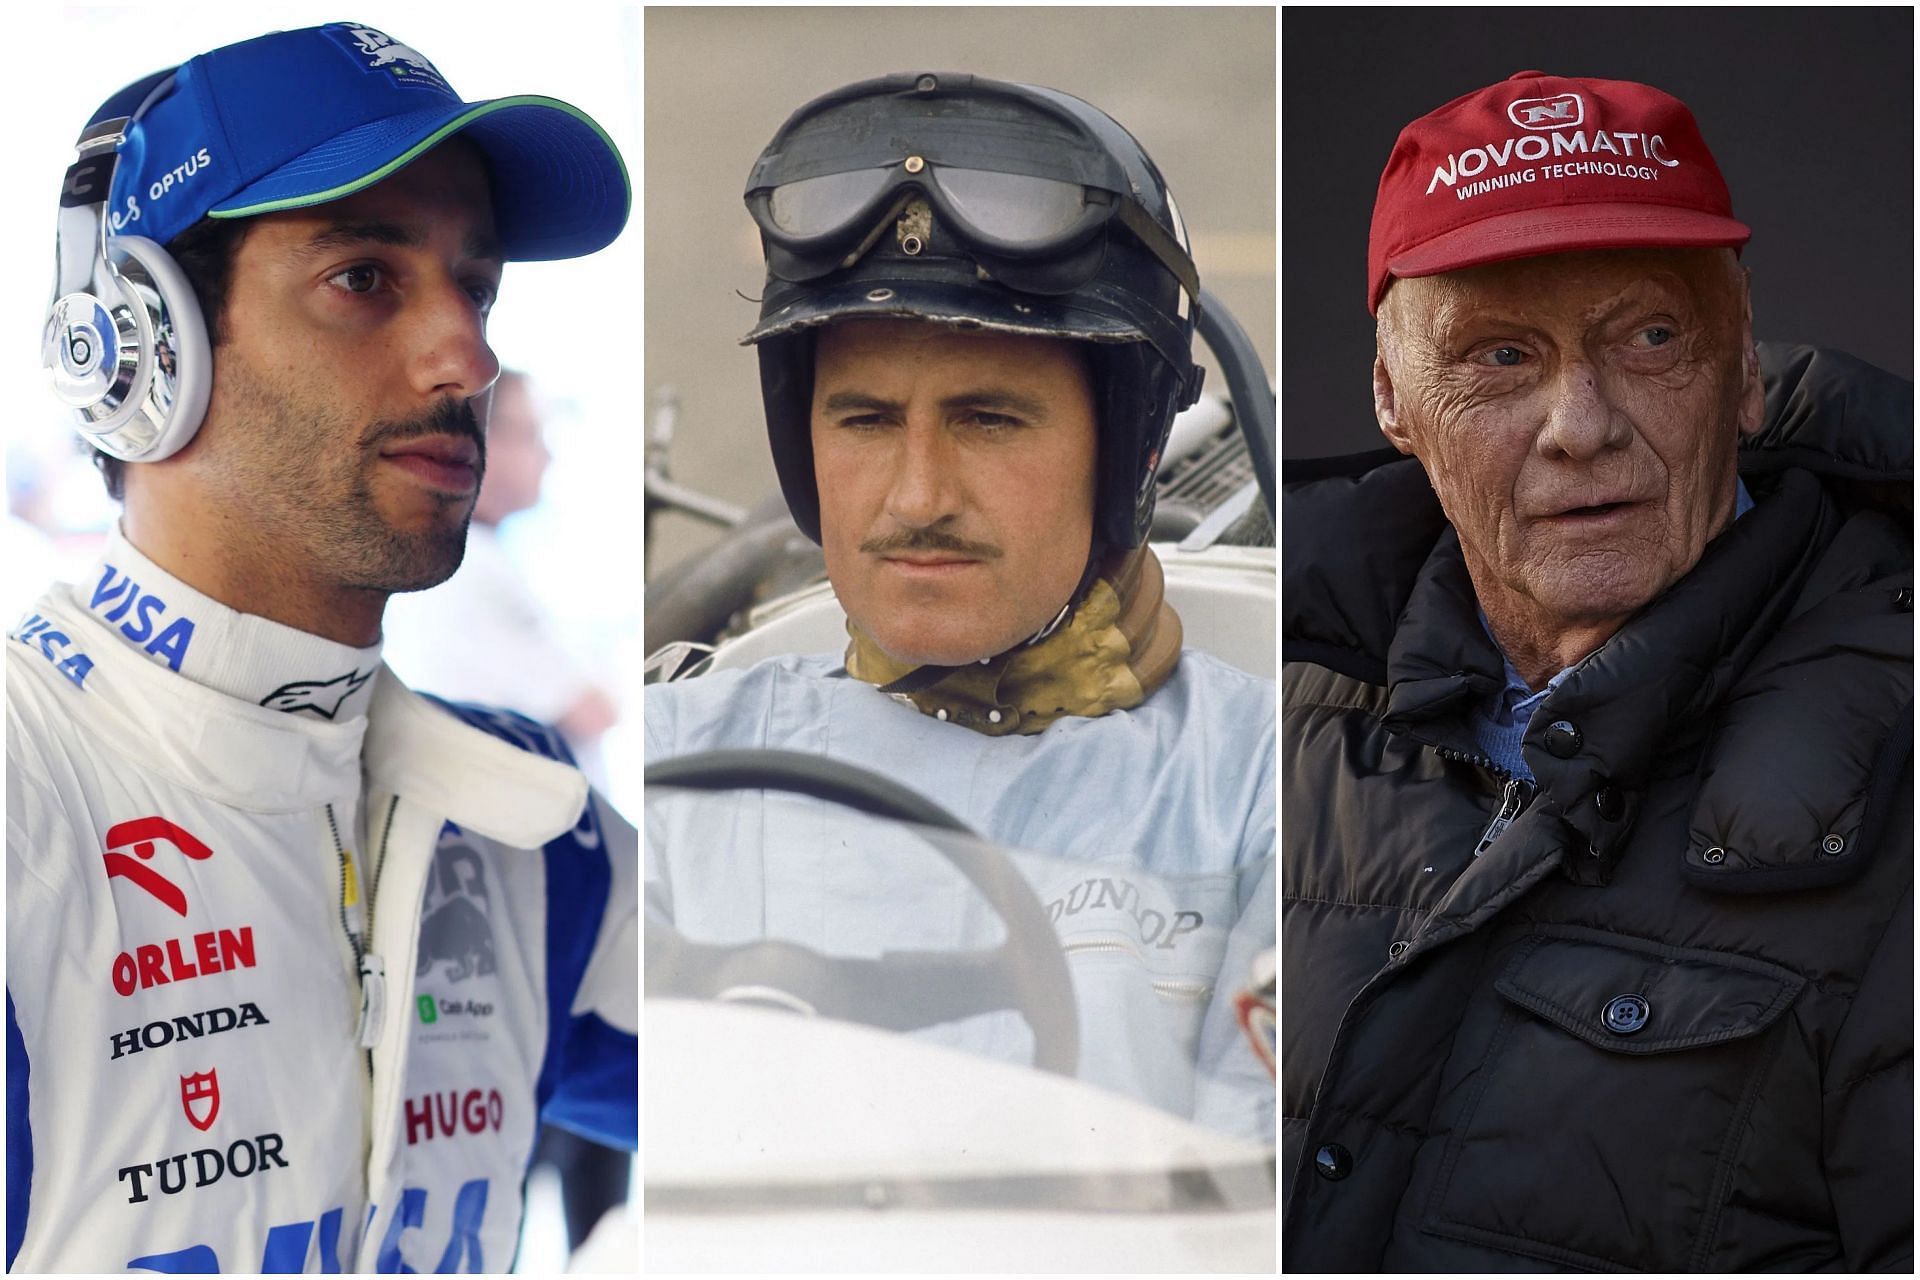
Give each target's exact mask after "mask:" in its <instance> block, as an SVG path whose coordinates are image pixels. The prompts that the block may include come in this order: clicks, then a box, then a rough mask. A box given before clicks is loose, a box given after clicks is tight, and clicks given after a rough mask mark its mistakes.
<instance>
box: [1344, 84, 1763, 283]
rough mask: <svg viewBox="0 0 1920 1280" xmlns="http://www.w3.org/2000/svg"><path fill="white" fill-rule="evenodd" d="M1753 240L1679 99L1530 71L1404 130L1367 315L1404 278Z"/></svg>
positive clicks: (1390, 171)
mask: <svg viewBox="0 0 1920 1280" xmlns="http://www.w3.org/2000/svg"><path fill="white" fill-rule="evenodd" d="M1752 235H1753V232H1752V231H1751V230H1749V229H1748V227H1747V226H1746V224H1745V223H1742V222H1738V221H1735V219H1734V217H1733V200H1732V197H1731V196H1729V195H1728V194H1727V183H1726V180H1725V179H1724V178H1722V177H1721V176H1720V169H1719V166H1718V165H1716V164H1714V162H1713V155H1712V153H1710V152H1709V151H1708V150H1707V143H1706V139H1704V138H1702V137H1701V136H1700V126H1699V125H1698V124H1696V123H1695V122H1694V119H1693V113H1692V112H1691V111H1689V110H1687V107H1686V104H1685V103H1683V102H1681V101H1680V100H1679V99H1678V98H1675V97H1673V96H1671V95H1669V94H1665V93H1662V92H1661V91H1660V90H1658V89H1655V88H1653V87H1651V86H1649V85H1644V84H1635V83H1633V82H1632V81H1630V80H1588V79H1577V78H1574V77H1569V76H1550V75H1548V74H1547V73H1546V72H1544V71H1522V72H1520V73H1519V74H1518V75H1515V76H1511V77H1509V78H1508V79H1505V80H1502V81H1500V83H1498V84H1495V85H1489V86H1488V87H1487V88H1485V89H1479V90H1476V91H1474V92H1473V93H1469V94H1467V95H1466V96H1465V97H1461V98H1455V99H1454V100H1453V101H1452V102H1449V103H1448V104H1447V105H1446V106H1444V107H1441V108H1440V109H1439V110H1437V111H1433V112H1430V113H1429V114H1427V115H1424V116H1421V117H1420V118H1419V119H1418V120H1415V121H1414V122H1413V123H1412V124H1410V125H1408V126H1407V127H1406V128H1405V129H1402V130H1401V131H1400V138H1399V140H1398V141H1397V142H1395V143H1394V144H1393V154H1392V155H1390V156H1388V157H1387V168H1386V171H1385V172H1384V173H1382V174H1381V175H1380V191H1379V194H1378V195H1376V196H1375V197H1374V202H1373V228H1372V231H1371V233H1370V234H1369V236H1368V241H1367V311H1368V313H1369V314H1373V313H1375V312H1377V311H1378V310H1379V307H1380V299H1381V298H1382V297H1384V296H1385V295H1386V292H1387V286H1388V284H1389V283H1390V282H1391V279H1392V278H1393V277H1396V276H1398V277H1407V276H1432V275H1439V274H1440V273H1441V272H1443V271H1456V270H1459V269H1460V268H1462V267H1477V266H1480V265H1482V264H1484V263H1488V262H1504V261H1506V260H1508V259H1510V258H1531V257H1534V256H1536V255H1539V254H1544V253H1567V252H1570V251H1572V250H1576V249H1629V248H1636V247H1673V248H1715V247H1721V248H1736V249H1737V248H1739V247H1740V246H1741V245H1744V244H1746V242H1747V240H1748V238H1749V237H1751V236H1752Z"/></svg>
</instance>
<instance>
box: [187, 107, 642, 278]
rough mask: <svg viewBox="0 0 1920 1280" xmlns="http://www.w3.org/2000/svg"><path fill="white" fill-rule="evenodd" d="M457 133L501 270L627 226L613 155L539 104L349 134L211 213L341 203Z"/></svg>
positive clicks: (422, 117)
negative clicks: (477, 183)
mask: <svg viewBox="0 0 1920 1280" xmlns="http://www.w3.org/2000/svg"><path fill="white" fill-rule="evenodd" d="M457 133H464V134H465V135H466V136H468V137H470V138H472V139H473V141H474V143H475V144H477V145H478V146H479V147H480V149H481V151H482V152H483V153H484V154H485V155H486V158H487V164H488V167H489V169H490V170H491V173H492V179H493V209H494V221H495V232H496V233H497V234H498V235H499V237H500V241H501V243H502V244H503V245H504V246H505V249H506V256H507V259H508V260H509V261H515V262H533V261H545V260H549V259H554V258H576V257H579V256H581V255H582V254H588V253H593V252H594V251H595V250H598V249H603V248H605V247H606V246H607V245H608V244H610V243H612V241H613V239H614V237H615V236H617V235H619V234H620V230H621V228H622V227H624V226H625V225H626V222H627V214H628V211H629V209H630V208H631V207H632V203H633V196H632V186H631V183H630V182H629V181H628V178H627V169H626V164H625V162H624V161H622V160H621V158H620V151H619V149H618V148H617V147H615V146H614V145H613V141H612V139H610V138H609V137H607V135H606V132H605V131H604V130H602V129H601V128H600V126H599V125H597V124H595V123H594V122H593V120H592V119H591V118H589V117H588V116H587V114H586V113H585V112H583V111H581V110H579V109H578V108H577V107H572V106H569V105H568V104H566V103H564V102H561V101H559V100H558V99H555V98H542V97H514V98H496V99H494V100H492V101H490V102H476V103H456V104H454V105H452V106H437V107H433V108H431V109H429V110H426V111H414V112H409V113H407V114H405V115H399V116H390V117H388V118H387V119H385V120H376V121H374V122H372V123H371V124H365V125H362V126H360V127H359V128H357V129H350V130H348V131H347V132H346V133H343V134H341V135H340V136H339V137H337V138H333V139H331V140H330V141H328V142H324V143H322V144H321V145H319V146H317V147H315V148H313V149H312V150H310V151H307V152H305V153H304V154H302V155H299V156H296V157H294V158H293V159H292V160H289V161H288V162H287V163H286V164H283V165H281V166H280V167H279V168H278V169H276V170H274V171H273V172H272V173H270V174H268V175H266V176H265V177H264V178H261V179H259V180H258V181H256V182H253V183H250V184H249V185H247V186H246V187H243V188H242V189H240V190H239V191H236V192H234V194H233V195H231V196H229V197H228V198H227V199H225V200H223V201H221V202H220V203H219V204H218V205H216V206H215V207H214V208H213V209H212V210H210V211H209V213H210V216H212V217H216V218H247V217H254V216H256V215H259V214H263V213H276V212H279V211H281V210H285V209H302V208H307V207H310V206H312V205H316V204H325V203H327V202H329V201H332V200H339V199H343V198H344V197H346V196H350V195H352V194H353V193H355V192H356V191H361V190H364V189H365V188H367V187H370V186H372V185H373V184H374V183H376V182H379V181H381V180H382V179H384V178H386V177H388V176H389V175H391V174H393V173H395V172H396V171H398V170H399V169H401V168H403V167H405V166H406V165H407V164H408V163H410V162H411V161H413V160H416V159H418V158H419V157H420V156H422V155H424V154H425V153H426V152H428V151H429V150H431V149H432V148H434V147H436V146H438V145H439V144H440V143H442V142H444V141H446V139H448V138H450V137H452V136H453V135H454V134H457Z"/></svg>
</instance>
